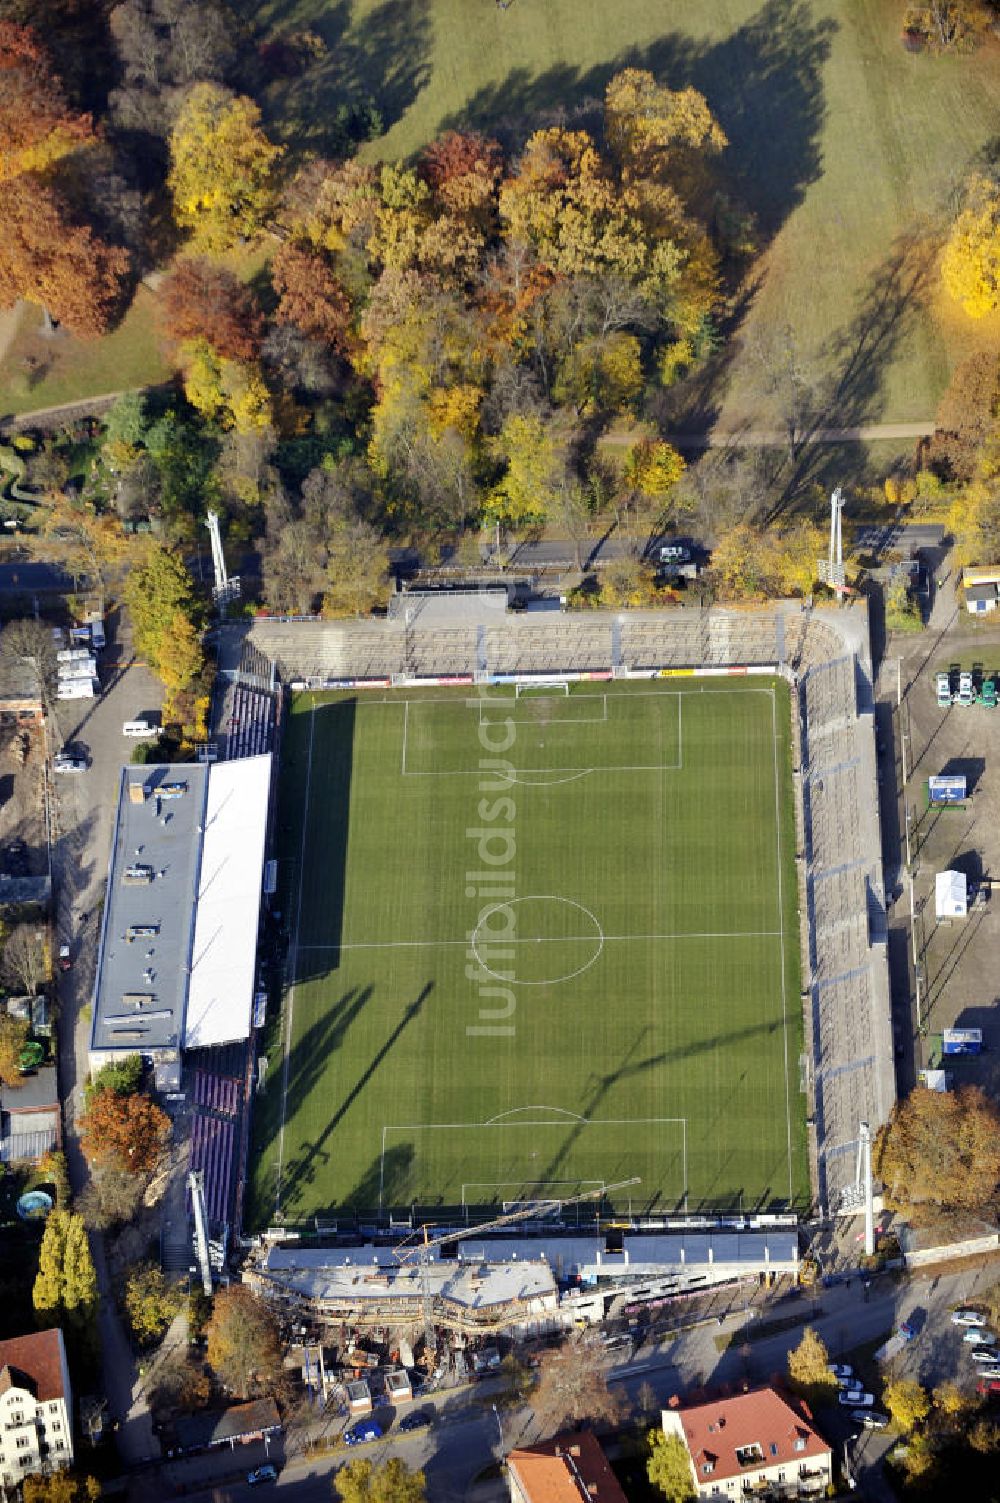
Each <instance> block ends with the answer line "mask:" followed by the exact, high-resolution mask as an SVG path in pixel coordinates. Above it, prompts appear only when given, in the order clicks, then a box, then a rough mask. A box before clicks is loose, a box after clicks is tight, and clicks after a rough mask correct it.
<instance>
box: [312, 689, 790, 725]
mask: <svg viewBox="0 0 1000 1503" xmlns="http://www.w3.org/2000/svg"><path fill="white" fill-rule="evenodd" d="M717 682H718V683H719V684H720V685H721V684H724V685H725V687H724V688H719V689H717V690H712V689H708V688H706V686H705V685H704V684H703V683H700V681H699V680H697V679H692V680H691V687H690V688H688V689H620V690H615V689H611V690H601V691H599V692H601V693H604V694H605V695H606V696H607V697H608V698H610V699H620V700H628V699H671V698H673V699H682V698H684V696H685V695H688V694H712V693H717V694H770V692H771V691H770V689H768V688H758V687H753V686H751V685H749V684H743V683H738V682H737V681H736V680H735V679H733V680H730V679H726V680H723V679H719V680H718V681H717ZM473 687H474V686H473V685H469V684H465V685H463V686H462V691H461V694H460V693H459V691H458V690H457V689H456V691H455V693H454V694H450V695H445V694H432V693H431V692H430V690H429V689H421V690H418V691H417V693H416V694H414V695H407V694H404V693H403V691H402V690H401V689H392V690H390V692H389V693H388V694H378V695H376V694H372V695H370V696H368V695H366V696H365V698H364V699H359V700H357V702H356V707H357V708H358V709H359V710H364V709H370V708H371V707H372V706H374V705H399V704H404V703H405V704H413V705H461V704H464V705H465V706H466V708H467V709H470V710H471V709H475V708H476V707H477V706H479V705H491V704H493V705H513V704H516V703H517V701H516V700H515V699H514V698H513V696H510V695H503V694H478V695H476V696H475V697H473V695H472V694H471V692H470V690H471V689H472V688H473ZM310 693H312V694H313V696H314V697H315V698H319V697H320V696H321V695H322V693H323V691H322V689H316V690H311V691H310ZM597 693H598V691H594V692H592V693H589V694H588V693H582V694H581V696H580V697H581V698H582V699H596V698H597ZM462 696H464V698H463V697H462ZM560 697H561V696H560ZM570 697H571V698H572V696H570ZM593 723H594V724H595V725H600V723H601V722H600V721H599V720H595V721H594V722H593Z"/></svg>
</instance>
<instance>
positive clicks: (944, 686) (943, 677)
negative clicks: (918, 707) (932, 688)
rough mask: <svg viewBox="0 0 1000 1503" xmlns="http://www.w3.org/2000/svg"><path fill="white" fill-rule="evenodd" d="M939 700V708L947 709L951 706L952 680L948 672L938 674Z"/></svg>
mask: <svg viewBox="0 0 1000 1503" xmlns="http://www.w3.org/2000/svg"><path fill="white" fill-rule="evenodd" d="M935 682H936V687H937V702H938V709H939V710H947V709H949V708H950V706H951V680H950V678H949V677H948V675H947V673H939V674H937V676H936V681H935Z"/></svg>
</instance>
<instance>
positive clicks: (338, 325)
mask: <svg viewBox="0 0 1000 1503" xmlns="http://www.w3.org/2000/svg"><path fill="white" fill-rule="evenodd" d="M271 285H272V286H273V288H274V290H275V292H276V293H277V294H278V307H277V310H276V312H275V318H276V319H277V321H278V323H280V324H294V325H295V327H296V328H297V329H300V330H301V331H302V333H303V334H305V335H307V336H308V337H309V338H310V339H319V340H321V341H322V342H323V343H324V344H328V345H332V346H333V347H334V349H336V350H338V351H340V353H341V354H343V353H345V352H346V350H347V346H348V330H349V328H350V322H351V305H350V302H349V300H348V297H347V293H346V292H345V291H344V289H343V287H342V286H341V284H340V282H339V281H338V279H337V277H336V275H335V274H334V272H333V270H332V269H331V267H330V265H329V263H328V262H327V260H326V258H325V257H324V256H323V255H322V254H321V253H320V252H319V251H314V250H309V249H307V248H306V247H305V246H301V245H295V244H294V243H292V242H289V243H288V244H286V245H283V246H282V247H281V249H280V250H279V251H278V253H277V254H276V256H275V257H274V260H273V261H272V262H271Z"/></svg>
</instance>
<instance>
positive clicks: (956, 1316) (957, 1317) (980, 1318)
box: [951, 1305, 986, 1326]
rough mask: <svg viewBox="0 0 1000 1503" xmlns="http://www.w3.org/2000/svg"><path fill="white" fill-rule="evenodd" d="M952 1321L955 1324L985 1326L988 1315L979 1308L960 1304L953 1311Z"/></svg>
mask: <svg viewBox="0 0 1000 1503" xmlns="http://www.w3.org/2000/svg"><path fill="white" fill-rule="evenodd" d="M951 1323H952V1325H953V1326H984V1325H985V1324H986V1316H985V1315H983V1314H982V1313H981V1312H980V1311H979V1310H970V1309H969V1308H968V1306H967V1305H959V1307H958V1309H957V1310H952V1312H951Z"/></svg>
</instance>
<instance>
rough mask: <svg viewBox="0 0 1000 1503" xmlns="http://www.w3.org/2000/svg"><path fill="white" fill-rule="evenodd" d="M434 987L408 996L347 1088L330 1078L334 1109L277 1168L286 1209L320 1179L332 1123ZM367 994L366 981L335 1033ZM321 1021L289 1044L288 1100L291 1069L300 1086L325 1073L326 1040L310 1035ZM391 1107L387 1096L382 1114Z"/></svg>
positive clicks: (356, 1095) (388, 1112) (387, 1114)
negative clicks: (291, 1046)
mask: <svg viewBox="0 0 1000 1503" xmlns="http://www.w3.org/2000/svg"><path fill="white" fill-rule="evenodd" d="M433 989H434V983H433V982H432V981H428V982H427V983H426V984H425V985H424V987H423V988H422V990H421V991H420V993H419V994H418V996H416V997H415V998H414V1000H413V1001H412V1002H410V1003H409V1005H408V1006H407V1007H406V1008H405V1010H404V1011H403V1013H402V1015H401V1017H400V1018H399V1019H398V1021H397V1022H396V1024H395V1026H394V1027H393V1028H392V1030H391V1032H390V1033H389V1034H388V1036H387V1037H386V1039H385V1041H384V1043H383V1044H382V1045H381V1046H380V1047H379V1048H378V1049H377V1050H376V1052H375V1053H374V1055H373V1056H372V1058H371V1060H370V1061H369V1063H368V1064H367V1065H366V1066H365V1067H364V1069H363V1070H362V1071H361V1073H360V1075H359V1076H358V1078H357V1079H356V1080H355V1081H354V1082H353V1084H352V1085H351V1086H350V1088H349V1089H348V1090H346V1091H345V1092H343V1093H341V1090H340V1089H339V1088H338V1085H337V1084H335V1083H331V1084H332V1085H333V1091H332V1095H331V1106H333V1111H332V1112H331V1114H330V1117H329V1119H328V1120H327V1122H326V1125H325V1126H324V1128H323V1130H322V1132H320V1133H319V1134H318V1135H317V1136H316V1137H315V1138H314V1139H313V1140H312V1141H308V1142H305V1143H304V1144H303V1145H302V1147H301V1148H300V1149H299V1150H298V1152H297V1153H295V1154H294V1155H293V1156H291V1157H290V1158H289V1159H288V1161H287V1164H286V1165H285V1167H284V1170H283V1172H282V1175H281V1186H280V1190H281V1203H282V1206H283V1207H284V1208H285V1209H286V1211H291V1212H292V1213H293V1214H294V1212H295V1208H296V1205H297V1203H298V1202H299V1201H300V1200H301V1198H302V1193H303V1191H305V1190H307V1189H308V1188H309V1187H310V1186H313V1185H315V1184H316V1182H317V1181H318V1180H322V1178H323V1176H324V1174H325V1172H326V1170H327V1166H328V1165H329V1162H330V1157H331V1154H330V1150H329V1149H328V1148H327V1146H326V1145H327V1143H328V1141H329V1139H330V1137H331V1136H332V1135H333V1134H334V1133H335V1132H336V1130H337V1128H338V1127H339V1126H340V1124H341V1122H342V1121H343V1120H344V1118H345V1117H346V1116H347V1114H348V1112H349V1111H350V1110H351V1108H352V1107H353V1106H354V1105H355V1103H356V1102H357V1100H358V1098H359V1097H360V1096H361V1095H362V1094H363V1093H364V1092H365V1090H367V1088H368V1086H369V1085H370V1084H371V1083H372V1080H373V1079H374V1078H375V1076H376V1075H377V1074H378V1071H379V1069H380V1067H381V1066H382V1064H383V1063H384V1062H385V1060H386V1059H387V1058H388V1056H389V1055H390V1054H391V1053H392V1050H393V1049H394V1048H395V1046H396V1044H397V1043H398V1042H399V1040H400V1038H401V1037H402V1035H403V1034H404V1033H405V1032H406V1030H407V1029H408V1028H409V1026H410V1024H411V1023H413V1022H414V1021H415V1020H416V1019H417V1018H418V1017H419V1015H420V1012H421V1011H422V1009H423V1006H424V1003H425V1002H426V1001H427V998H428V997H429V996H430V994H431V992H432V991H433ZM371 994H372V988H371V987H366V988H365V990H364V992H362V993H361V994H360V999H359V1005H357V1006H355V1007H354V1008H353V1010H352V1011H351V1014H350V1017H349V1018H347V1019H346V1021H345V1022H344V1024H343V1029H342V1032H341V1035H340V1037H341V1038H342V1037H343V1032H346V1029H347V1027H348V1026H349V1025H350V1023H351V1022H353V1020H354V1018H355V1017H356V1016H357V1013H358V1012H359V1011H360V1010H361V1006H363V1005H365V1003H367V1002H368V1001H369V1000H370V998H371ZM324 1021H325V1020H324ZM322 1026H323V1024H322V1023H321V1024H317V1025H316V1027H315V1028H312V1029H309V1030H308V1032H307V1033H306V1034H305V1035H304V1036H303V1037H302V1038H301V1039H300V1040H299V1042H298V1043H297V1044H296V1045H295V1048H294V1049H293V1050H292V1055H291V1057H290V1060H289V1100H290V1101H291V1100H292V1097H291V1081H292V1077H293V1072H294V1074H295V1079H296V1080H297V1081H298V1082H299V1083H300V1085H302V1084H304V1086H305V1090H312V1089H314V1088H315V1087H316V1085H317V1082H318V1078H319V1076H320V1075H322V1074H324V1073H325V1071H326V1069H327V1068H328V1061H327V1057H326V1056H327V1052H328V1049H329V1045H328V1043H324V1042H323V1041H321V1040H319V1039H317V1038H316V1037H314V1035H315V1034H316V1032H317V1029H321V1028H322ZM317 1044H319V1045H320V1047H319V1048H317ZM300 1051H301V1052H300ZM310 1057H311V1059H312V1063H308V1061H309V1060H310ZM295 1099H296V1100H302V1099H304V1098H303V1096H299V1097H297V1098H295ZM292 1109H293V1108H291V1107H290V1108H289V1111H291V1110H292ZM392 1110H393V1108H392V1104H391V1101H388V1100H387V1103H386V1108H385V1113H384V1115H385V1117H386V1119H387V1120H388V1118H389V1117H390V1115H391V1113H392Z"/></svg>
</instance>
